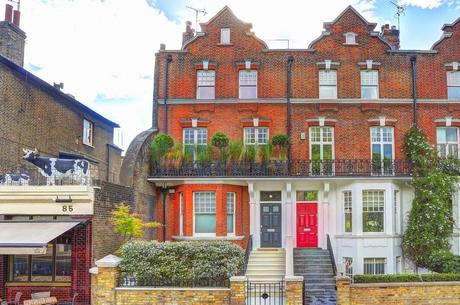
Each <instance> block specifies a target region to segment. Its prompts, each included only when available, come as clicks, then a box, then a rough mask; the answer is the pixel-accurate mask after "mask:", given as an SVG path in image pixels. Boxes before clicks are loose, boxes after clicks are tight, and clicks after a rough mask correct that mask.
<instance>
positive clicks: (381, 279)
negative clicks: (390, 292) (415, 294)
mask: <svg viewBox="0 0 460 305" xmlns="http://www.w3.org/2000/svg"><path fill="white" fill-rule="evenodd" d="M353 281H354V282H355V283H406V282H421V281H422V280H421V279H420V277H419V275H418V274H382V275H372V274H357V275H355V276H353Z"/></svg>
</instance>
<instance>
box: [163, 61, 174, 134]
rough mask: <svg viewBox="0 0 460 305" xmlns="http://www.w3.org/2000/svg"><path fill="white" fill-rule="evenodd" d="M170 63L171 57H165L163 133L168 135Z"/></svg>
mask: <svg viewBox="0 0 460 305" xmlns="http://www.w3.org/2000/svg"><path fill="white" fill-rule="evenodd" d="M171 62H172V56H171V55H167V56H166V68H165V102H164V110H165V111H164V113H165V121H164V123H165V126H164V133H166V134H167V133H168V84H169V64H170V63H171Z"/></svg>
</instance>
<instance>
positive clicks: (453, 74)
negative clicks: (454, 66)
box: [447, 71, 460, 87]
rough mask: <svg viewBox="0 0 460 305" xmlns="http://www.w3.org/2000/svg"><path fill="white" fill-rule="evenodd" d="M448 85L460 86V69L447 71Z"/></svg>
mask: <svg viewBox="0 0 460 305" xmlns="http://www.w3.org/2000/svg"><path fill="white" fill-rule="evenodd" d="M447 86H449V87H451V86H452V87H460V71H448V72H447Z"/></svg>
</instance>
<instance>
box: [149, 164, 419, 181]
mask: <svg viewBox="0 0 460 305" xmlns="http://www.w3.org/2000/svg"><path fill="white" fill-rule="evenodd" d="M411 173H412V163H411V161H409V160H384V161H380V160H378V161H375V160H321V161H319V160H314V161H313V160H291V161H266V162H248V161H229V162H221V161H192V162H173V161H171V162H168V161H165V162H161V163H160V164H157V165H154V166H153V167H152V178H158V177H162V178H183V177H184V178H185V177H192V178H193V177H216V178H233V177H264V178H269V177H282V178H283V177H286V178H287V177H299V178H327V177H410V176H411Z"/></svg>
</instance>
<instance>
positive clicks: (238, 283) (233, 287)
mask: <svg viewBox="0 0 460 305" xmlns="http://www.w3.org/2000/svg"><path fill="white" fill-rule="evenodd" d="M245 285H246V277H245V276H232V277H231V278H230V304H231V305H245V298H244V294H245V291H244V290H245Z"/></svg>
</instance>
